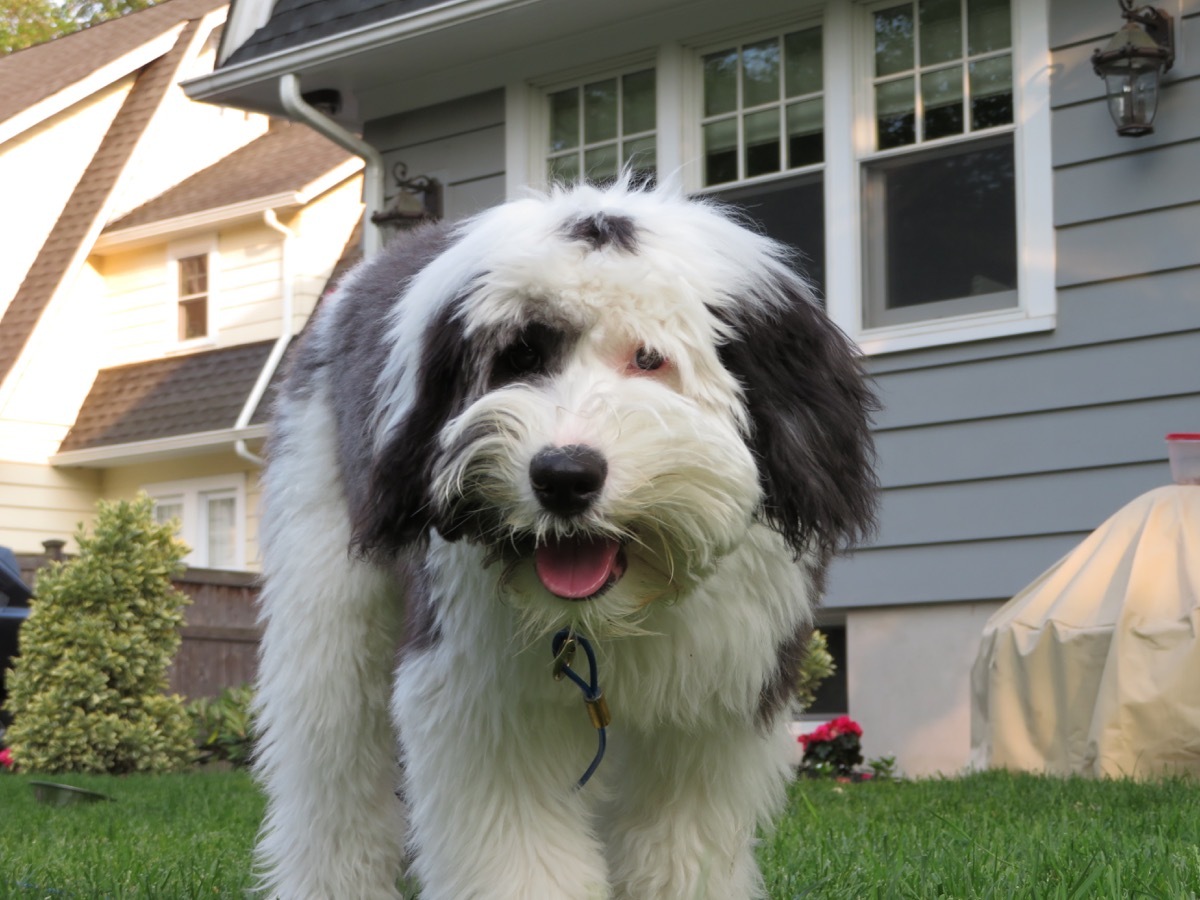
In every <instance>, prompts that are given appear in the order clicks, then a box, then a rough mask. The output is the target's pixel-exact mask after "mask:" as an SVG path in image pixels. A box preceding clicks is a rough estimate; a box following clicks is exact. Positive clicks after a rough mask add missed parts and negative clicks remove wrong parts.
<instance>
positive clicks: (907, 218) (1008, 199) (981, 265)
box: [866, 137, 1017, 309]
mask: <svg viewBox="0 0 1200 900" xmlns="http://www.w3.org/2000/svg"><path fill="white" fill-rule="evenodd" d="M867 194H868V202H869V203H870V204H871V207H870V208H869V209H868V211H867V216H866V219H867V221H868V225H869V228H870V232H871V239H870V242H869V243H870V250H869V254H870V257H871V264H872V269H871V271H872V272H875V273H878V275H877V279H878V281H879V283H878V284H874V285H873V286H872V290H873V291H880V290H882V292H883V295H884V304H883V306H884V308H885V309H898V308H904V307H910V306H916V305H920V304H925V303H934V302H937V301H941V300H952V299H956V298H962V297H975V296H979V295H983V294H992V293H998V292H1007V291H1014V290H1015V289H1016V286H1017V237H1016V230H1017V229H1016V194H1015V190H1014V179H1013V148H1012V139H1011V137H1008V138H1006V139H1005V140H1004V141H1003V142H1002V143H993V142H988V143H987V144H986V145H985V146H982V147H981V146H979V145H978V143H975V144H971V145H967V146H966V147H963V148H955V149H954V151H953V152H949V153H948V152H945V151H942V152H940V153H936V154H933V155H929V154H926V155H923V156H918V157H916V158H913V157H905V159H904V161H903V162H897V161H895V160H889V161H887V162H884V163H880V164H879V165H877V166H874V167H871V168H870V169H869V170H868V190H867Z"/></svg>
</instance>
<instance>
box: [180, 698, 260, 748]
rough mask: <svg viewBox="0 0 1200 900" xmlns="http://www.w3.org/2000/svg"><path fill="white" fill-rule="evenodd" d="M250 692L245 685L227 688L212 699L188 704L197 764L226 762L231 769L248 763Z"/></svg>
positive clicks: (251, 736) (251, 729) (251, 726)
mask: <svg viewBox="0 0 1200 900" xmlns="http://www.w3.org/2000/svg"><path fill="white" fill-rule="evenodd" d="M253 701H254V691H253V689H252V688H251V687H250V685H248V684H243V685H241V686H239V687H229V688H225V690H223V691H221V693H220V694H218V695H217V696H216V697H201V698H199V699H198V700H193V701H192V702H191V703H189V704H188V707H187V709H188V713H189V714H190V715H191V717H192V722H193V724H194V726H195V729H196V746H197V748H198V750H199V752H200V762H203V763H209V762H227V763H230V764H232V765H233V766H234V767H235V768H242V767H244V766H246V765H248V764H249V763H250V755H251V752H252V751H253V749H254V721H253V715H252V713H251V710H250V707H251V704H252V703H253Z"/></svg>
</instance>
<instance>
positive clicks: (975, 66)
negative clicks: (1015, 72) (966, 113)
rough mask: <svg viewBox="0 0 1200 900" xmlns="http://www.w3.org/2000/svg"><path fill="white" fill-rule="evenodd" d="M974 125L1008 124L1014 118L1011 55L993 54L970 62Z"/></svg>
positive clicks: (972, 123)
mask: <svg viewBox="0 0 1200 900" xmlns="http://www.w3.org/2000/svg"><path fill="white" fill-rule="evenodd" d="M970 78H971V128H973V129H978V128H991V127H992V126H994V125H1009V124H1011V123H1012V120H1013V95H1012V58H1011V57H1009V56H993V57H992V58H991V59H981V60H978V61H977V62H973V63H971V66H970Z"/></svg>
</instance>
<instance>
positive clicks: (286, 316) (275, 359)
mask: <svg viewBox="0 0 1200 900" xmlns="http://www.w3.org/2000/svg"><path fill="white" fill-rule="evenodd" d="M263 224H265V225H266V226H267V227H269V228H273V229H274V230H275V231H278V232H279V233H280V234H282V235H283V246H282V248H281V249H280V251H279V268H280V270H281V271H282V277H283V292H282V294H281V297H280V306H281V307H282V310H281V312H280V322H279V337H278V338H277V339H276V340H275V344H274V346H273V347H271V352H270V353H269V354H268V355H267V361H266V363H264V364H263V368H262V371H261V372H259V373H258V380H257V381H255V382H254V387H253V388H251V389H250V395H249V396H248V397H247V398H246V403H245V405H244V406H243V407H242V411H241V412H240V413H239V414H238V417H237V422H235V423H234V426H233V428H234V431H237V432H240V431H241V430H242V429H243V428H245V427H246V426H247V425H249V424H250V419H251V418H252V417H253V416H254V411H255V410H256V409H258V404H259V403H260V402H261V401H262V398H263V394H265V393H266V392H267V387H268V385H270V383H271V379H272V378H274V377H275V370H276V369H278V368H279V361H280V360H281V359H283V353H284V351H285V350H287V347H288V344H289V343H290V342H291V340H292V334H293V333H294V331H295V325H294V324H293V320H294V318H295V311H296V300H295V294H294V279H293V278H292V252H291V251H292V240H293V239H294V238H295V237H296V232H294V231H292V230H291V229H290V228H288V227H287V226H286V225H284V224H283V223H282V222H280V221H279V217H278V216H277V215H275V210H273V209H268V210H266V211H264V212H263ZM233 452H234V453H236V454H237V455H238V456H240V457H241V458H242V459H244V460H246V461H247V462H250V463H253V464H254V465H256V466H259V467H260V468H261V467H262V465H263V463H264V460H263V458H262V457H261V456H259V455H258V454H257V453H253V452H252V451H251V450H250V448H249V447H247V446H246V441H245V439H244V438H238V439H237V440H236V441H235V442H234V444H233Z"/></svg>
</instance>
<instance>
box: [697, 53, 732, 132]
mask: <svg viewBox="0 0 1200 900" xmlns="http://www.w3.org/2000/svg"><path fill="white" fill-rule="evenodd" d="M737 63H738V52H737V48H736V47H735V48H733V49H732V50H722V51H721V52H720V53H710V54H709V55H708V56H706V57H704V114H705V115H706V116H714V115H717V114H718V113H723V112H732V111H733V110H735V109H737Z"/></svg>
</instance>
